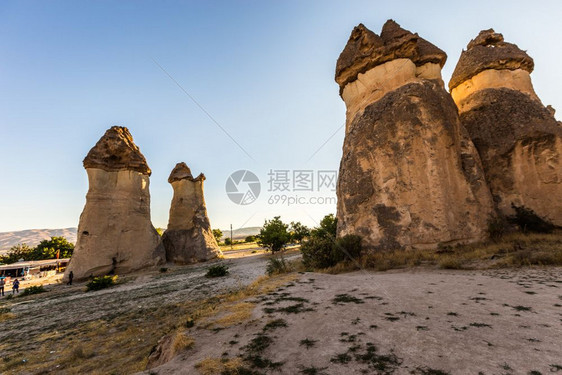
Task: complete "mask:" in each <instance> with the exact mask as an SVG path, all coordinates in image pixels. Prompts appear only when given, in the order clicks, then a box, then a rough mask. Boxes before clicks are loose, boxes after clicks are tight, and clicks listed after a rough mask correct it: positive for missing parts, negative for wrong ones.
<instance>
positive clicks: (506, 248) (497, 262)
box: [319, 231, 562, 274]
mask: <svg viewBox="0 0 562 375" xmlns="http://www.w3.org/2000/svg"><path fill="white" fill-rule="evenodd" d="M421 265H428V266H437V267H439V268H443V269H490V268H506V267H522V266H547V265H553V266H562V232H561V231H557V232H554V233H549V234H542V233H530V234H524V233H512V234H508V235H505V236H503V237H502V238H500V239H496V240H491V241H488V242H485V243H476V244H467V245H457V246H454V247H453V246H440V248H439V249H437V250H392V251H379V252H374V253H371V254H367V255H364V256H362V257H359V258H357V259H355V260H354V261H346V262H342V263H338V264H337V265H335V266H333V267H329V268H326V269H323V270H319V271H321V272H325V273H330V274H338V273H343V272H351V271H356V270H359V269H373V270H376V271H386V270H390V269H398V268H410V267H415V266H421Z"/></svg>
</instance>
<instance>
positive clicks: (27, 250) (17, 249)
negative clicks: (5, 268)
mask: <svg viewBox="0 0 562 375" xmlns="http://www.w3.org/2000/svg"><path fill="white" fill-rule="evenodd" d="M33 255H34V253H33V249H32V248H31V247H29V246H27V244H24V243H22V244H17V245H15V246H12V247H11V248H10V250H9V251H8V253H7V254H6V255H3V256H2V257H0V262H2V263H8V264H9V263H15V262H17V261H18V260H20V259H23V260H33Z"/></svg>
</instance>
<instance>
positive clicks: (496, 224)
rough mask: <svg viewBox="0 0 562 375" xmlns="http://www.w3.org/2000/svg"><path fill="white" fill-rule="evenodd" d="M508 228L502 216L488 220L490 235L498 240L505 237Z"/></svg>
mask: <svg viewBox="0 0 562 375" xmlns="http://www.w3.org/2000/svg"><path fill="white" fill-rule="evenodd" d="M505 230H506V222H505V220H504V219H503V218H501V217H495V218H492V219H490V220H488V235H489V236H490V238H491V239H493V240H498V239H500V238H502V237H503V235H504V234H505Z"/></svg>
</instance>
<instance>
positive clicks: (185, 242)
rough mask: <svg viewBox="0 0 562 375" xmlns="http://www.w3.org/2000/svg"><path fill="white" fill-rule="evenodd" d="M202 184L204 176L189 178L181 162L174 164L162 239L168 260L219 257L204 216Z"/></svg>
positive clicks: (186, 168) (189, 174)
mask: <svg viewBox="0 0 562 375" xmlns="http://www.w3.org/2000/svg"><path fill="white" fill-rule="evenodd" d="M203 181H205V176H204V175H203V174H202V173H201V174H200V175H199V176H198V177H196V178H193V176H192V174H191V171H190V169H189V168H188V167H187V165H186V164H185V163H178V164H177V165H176V167H175V168H174V169H173V170H172V173H171V174H170V177H169V178H168V182H169V183H170V184H172V188H173V189H174V197H173V198H172V205H171V207H170V219H169V222H168V229H167V230H166V232H164V235H163V236H162V242H163V243H164V247H165V248H166V259H167V260H168V261H171V262H176V263H184V264H185V263H194V262H202V261H206V260H209V259H212V258H216V257H217V256H219V255H220V254H221V252H220V249H219V247H218V245H217V241H216V240H215V237H214V236H213V232H212V230H211V224H210V222H209V218H208V216H207V207H206V205H205V197H204V194H203Z"/></svg>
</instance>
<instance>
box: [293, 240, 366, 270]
mask: <svg viewBox="0 0 562 375" xmlns="http://www.w3.org/2000/svg"><path fill="white" fill-rule="evenodd" d="M361 250H362V248H361V237H359V236H356V235H352V234H348V235H346V236H344V237H342V238H338V239H337V240H336V242H334V241H332V240H331V239H330V238H328V237H320V236H313V237H311V238H310V239H309V240H308V241H307V242H305V243H304V244H303V245H302V246H301V252H302V260H303V264H304V266H305V267H306V268H307V269H319V268H328V267H333V266H335V265H336V264H338V263H340V262H343V261H350V260H353V259H357V258H358V257H359V256H361Z"/></svg>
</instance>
